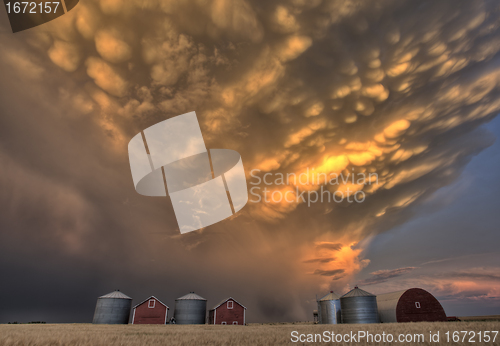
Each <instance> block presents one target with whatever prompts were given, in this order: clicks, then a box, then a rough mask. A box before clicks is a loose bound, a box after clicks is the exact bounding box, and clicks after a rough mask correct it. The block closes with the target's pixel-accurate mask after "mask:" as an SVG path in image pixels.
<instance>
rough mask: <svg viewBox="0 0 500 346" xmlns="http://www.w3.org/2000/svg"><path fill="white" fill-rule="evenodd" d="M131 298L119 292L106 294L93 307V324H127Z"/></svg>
mask: <svg viewBox="0 0 500 346" xmlns="http://www.w3.org/2000/svg"><path fill="white" fill-rule="evenodd" d="M131 308H132V298H130V297H129V296H127V295H125V294H123V293H121V292H120V291H119V290H116V291H114V292H111V293H108V294H106V295H104V296H101V297H99V298H98V299H97V304H96V306H95V313H94V320H93V321H92V323H95V324H128V318H129V316H130V309H131Z"/></svg>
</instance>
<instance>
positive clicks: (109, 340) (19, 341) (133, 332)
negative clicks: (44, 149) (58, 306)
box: [0, 322, 500, 346]
mask: <svg viewBox="0 0 500 346" xmlns="http://www.w3.org/2000/svg"><path fill="white" fill-rule="evenodd" d="M499 329H500V322H438V323H429V322H421V323H399V324H398V323H391V324H371V325H366V324H365V325H318V324H312V323H296V324H295V323H282V324H272V323H271V324H250V325H248V326H232V325H228V326H221V325H217V326H214V325H196V326H195V325H160V326H158V325H156V326H155V325H92V324H17V325H0V345H2V346H4V345H5V346H21V345H23V346H24V345H27V346H28V345H30V346H31V345H42V346H49V345H50V346H56V345H57V346H59V345H61V346H63V345H64V346H73V345H74V346H99V345H103V346H104V345H105V346H114V345H121V346H132V345H147V346H156V345H158V346H159V345H168V346H177V345H186V346H197V345H252V346H254V345H291V344H292V345H293V344H299V345H302V344H304V343H303V342H300V341H299V342H295V343H294V342H292V341H291V340H292V337H291V335H292V332H294V331H295V332H297V333H298V334H305V335H307V334H322V333H323V332H324V331H329V332H330V331H333V332H334V333H342V334H343V333H348V334H349V333H351V332H353V333H357V332H358V331H368V332H370V333H372V334H375V333H382V332H385V333H386V334H387V333H392V334H394V335H398V334H405V335H406V334H411V335H413V334H423V335H424V336H425V341H423V342H416V343H414V344H416V345H441V344H450V345H452V344H453V345H468V344H472V343H469V342H468V341H466V342H463V343H462V342H459V343H453V342H450V343H447V342H446V338H445V334H444V333H446V332H450V334H452V333H453V332H454V331H459V332H460V331H474V332H479V331H486V330H488V331H498V330H499ZM429 331H432V332H433V333H437V332H438V331H439V332H440V341H439V342H431V341H430V340H429ZM304 337H305V336H304ZM499 338H500V336H497V338H496V340H495V342H489V343H484V342H478V340H477V338H476V342H475V343H474V345H500V341H499ZM305 344H312V343H307V342H306V343H305ZM314 344H318V345H325V344H344V343H337V342H317V343H314ZM349 344H351V345H390V344H391V343H389V342H367V341H366V340H357V342H356V343H354V342H353V343H349ZM404 344H412V343H409V342H408V343H406V342H405V343H404Z"/></svg>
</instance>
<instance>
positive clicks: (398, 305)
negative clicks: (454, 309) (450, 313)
mask: <svg viewBox="0 0 500 346" xmlns="http://www.w3.org/2000/svg"><path fill="white" fill-rule="evenodd" d="M377 305H378V312H379V316H380V321H381V322H382V323H391V322H423V321H426V322H438V321H442V322H444V321H446V320H447V319H446V313H445V312H444V309H443V307H442V306H441V304H440V303H439V301H438V300H437V299H436V298H435V297H434V296H433V295H432V294H430V293H429V292H427V291H426V290H423V289H421V288H410V289H407V290H402V291H398V292H392V293H386V294H380V295H378V296H377Z"/></svg>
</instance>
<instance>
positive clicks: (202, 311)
mask: <svg viewBox="0 0 500 346" xmlns="http://www.w3.org/2000/svg"><path fill="white" fill-rule="evenodd" d="M206 315H207V300H206V299H205V298H203V297H200V296H199V295H197V294H196V293H194V292H190V293H189V294H186V295H185V296H182V297H180V298H177V299H176V300H175V311H174V319H175V323H177V324H205V323H206Z"/></svg>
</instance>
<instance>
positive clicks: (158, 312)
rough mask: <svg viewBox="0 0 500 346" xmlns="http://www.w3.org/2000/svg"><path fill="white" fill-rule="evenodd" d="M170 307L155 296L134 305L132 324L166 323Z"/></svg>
mask: <svg viewBox="0 0 500 346" xmlns="http://www.w3.org/2000/svg"><path fill="white" fill-rule="evenodd" d="M168 309H169V307H168V306H166V305H165V304H163V303H162V302H161V301H160V300H159V299H158V298H156V297H155V296H151V297H149V298H148V299H146V300H145V301H143V302H142V303H140V304H137V305H136V306H134V312H133V315H132V324H166V323H167V316H168Z"/></svg>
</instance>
